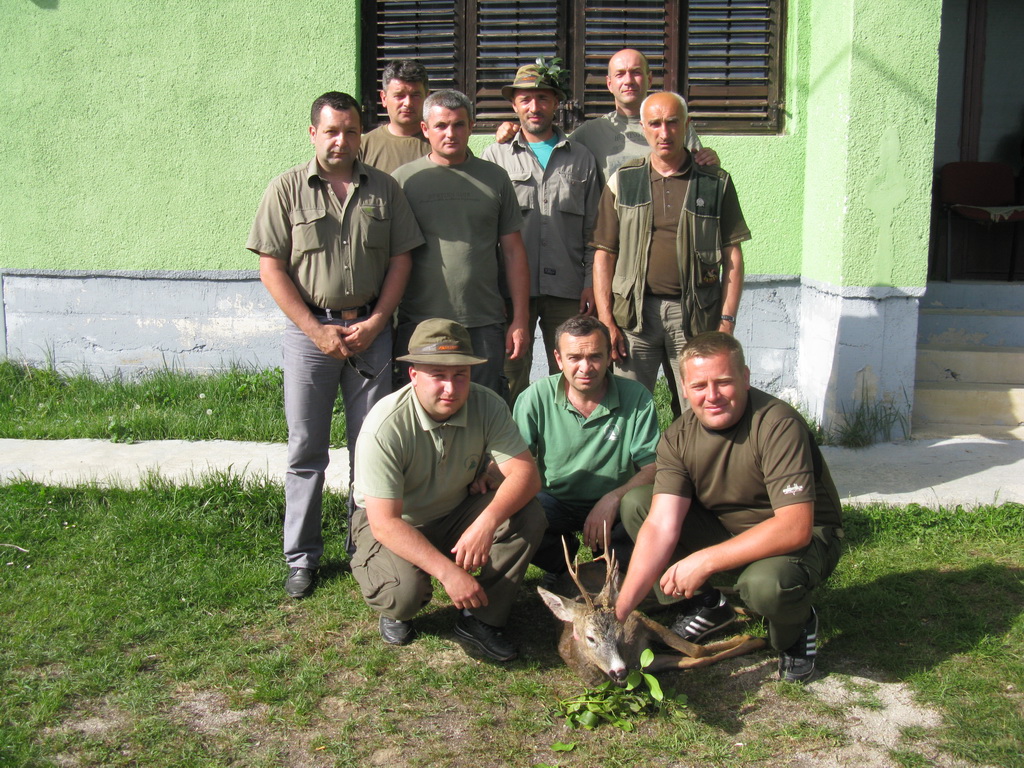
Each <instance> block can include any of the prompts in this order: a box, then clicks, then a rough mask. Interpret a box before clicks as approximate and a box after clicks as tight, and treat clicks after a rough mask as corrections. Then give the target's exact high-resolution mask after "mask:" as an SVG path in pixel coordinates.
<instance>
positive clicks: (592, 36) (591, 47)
mask: <svg viewBox="0 0 1024 768" xmlns="http://www.w3.org/2000/svg"><path fill="white" fill-rule="evenodd" d="M679 5H680V3H679V0H668V2H666V0H585V2H582V3H580V7H581V9H582V18H581V19H580V22H579V24H578V27H577V28H582V29H583V30H584V38H585V40H584V42H583V45H582V46H581V55H580V56H577V58H576V59H575V60H574V61H573V65H574V66H573V70H574V73H575V72H576V71H579V72H585V73H586V82H585V83H584V87H583V90H582V94H583V114H584V117H586V118H588V119H589V118H592V117H598V116H600V115H603V114H606V113H607V112H611V111H612V110H613V109H615V102H614V100H613V99H612V95H611V94H610V93H609V92H608V87H607V85H606V83H605V75H606V74H607V73H608V59H610V58H611V56H612V54H614V53H615V52H616V51H620V50H622V49H623V48H635V49H636V50H638V51H641V52H642V53H643V54H644V55H645V56H646V57H647V61H648V63H649V64H650V67H651V79H652V89H661V88H663V87H668V88H674V87H675V85H676V78H675V77H674V76H671V75H670V76H669V77H666V72H668V73H674V72H676V71H677V69H678V61H679V40H680V38H679V36H678V35H677V34H672V32H673V30H677V29H678V26H677V24H676V22H677V21H678V16H679Z"/></svg>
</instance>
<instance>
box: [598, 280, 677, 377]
mask: <svg viewBox="0 0 1024 768" xmlns="http://www.w3.org/2000/svg"><path fill="white" fill-rule="evenodd" d="M643 329H644V330H643V332H642V333H633V332H632V331H627V330H623V334H624V335H625V337H626V359H625V360H620V361H619V362H617V363H615V372H616V373H617V374H619V375H620V376H623V377H625V378H627V379H632V380H633V381H639V382H640V383H641V384H643V385H644V386H645V387H646V388H647V389H649V390H650V391H651V392H653V391H654V385H655V384H657V382H658V375H659V374H660V373H661V366H662V363H665V364H666V367H668V368H671V370H672V378H673V381H674V382H675V385H676V391H677V392H679V395H680V397H682V392H683V382H682V380H681V378H680V373H679V353H680V352H681V351H682V349H683V345H684V344H686V335H685V334H684V333H683V310H682V307H680V305H679V299H661V298H658V297H657V296H644V308H643Z"/></svg>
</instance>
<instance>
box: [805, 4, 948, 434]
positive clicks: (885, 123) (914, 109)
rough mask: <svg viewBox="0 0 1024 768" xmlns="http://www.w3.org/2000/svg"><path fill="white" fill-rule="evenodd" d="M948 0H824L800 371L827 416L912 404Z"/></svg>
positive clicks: (810, 122)
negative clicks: (944, 0) (871, 405)
mask: <svg viewBox="0 0 1024 768" xmlns="http://www.w3.org/2000/svg"><path fill="white" fill-rule="evenodd" d="M940 12H941V0H900V1H899V2H892V3H878V2H874V1H873V0H814V2H813V3H812V4H811V7H810V12H809V24H810V35H809V40H810V46H811V50H810V54H809V57H808V65H807V75H806V79H805V80H804V81H803V87H805V88H806V108H805V121H804V122H805V124H806V127H807V164H806V166H805V167H806V174H805V179H804V189H805V198H804V218H803V248H802V251H803V261H802V274H803V282H804V291H803V297H802V307H801V342H800V365H799V380H800V386H801V389H802V391H803V393H804V399H805V400H806V402H807V403H808V407H809V408H810V410H811V412H812V415H814V416H815V417H817V418H819V419H821V420H822V421H823V422H824V423H825V425H826V426H829V425H830V424H831V423H832V422H833V421H834V420H835V418H836V417H837V416H838V415H839V414H840V413H841V412H842V411H844V410H845V411H850V409H852V408H855V407H856V404H857V403H858V402H862V401H866V402H878V401H883V402H885V403H888V404H890V405H891V406H892V407H893V408H895V409H897V410H899V411H905V412H906V413H907V414H909V409H910V406H911V402H912V398H913V384H914V358H915V353H916V332H917V299H918V297H919V296H920V295H921V294H922V293H923V290H924V285H925V278H926V273H927V265H928V239H929V228H930V206H931V169H932V155H933V151H934V150H933V147H934V134H935V95H936V85H937V80H938V45H939V22H940V15H941V13H940Z"/></svg>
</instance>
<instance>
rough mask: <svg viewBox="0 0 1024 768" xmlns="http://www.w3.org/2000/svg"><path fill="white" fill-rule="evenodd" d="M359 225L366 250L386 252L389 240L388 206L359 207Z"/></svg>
mask: <svg viewBox="0 0 1024 768" xmlns="http://www.w3.org/2000/svg"><path fill="white" fill-rule="evenodd" d="M359 223H360V225H361V228H362V230H363V233H362V235H363V242H364V243H365V244H366V248H367V249H368V250H374V251H376V250H385V251H386V250H387V248H388V244H389V242H390V240H391V212H390V211H389V210H388V206H387V205H385V204H383V203H380V204H377V205H361V206H359Z"/></svg>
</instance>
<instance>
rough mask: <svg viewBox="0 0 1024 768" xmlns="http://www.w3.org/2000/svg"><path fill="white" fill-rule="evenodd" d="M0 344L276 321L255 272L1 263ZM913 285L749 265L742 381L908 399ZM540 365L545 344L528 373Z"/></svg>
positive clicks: (149, 357) (97, 366) (185, 349)
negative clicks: (844, 281) (830, 278)
mask: <svg viewBox="0 0 1024 768" xmlns="http://www.w3.org/2000/svg"><path fill="white" fill-rule="evenodd" d="M0 288H2V297H3V315H2V317H0V330H2V331H3V341H4V346H3V348H2V350H0V351H2V352H3V353H4V354H6V355H7V356H8V357H10V358H13V359H16V360H19V361H23V362H26V363H29V364H32V365H47V364H50V363H52V364H53V365H55V366H56V367H57V368H58V369H60V370H68V371H78V370H85V371H88V372H90V373H92V374H95V375H104V374H112V373H115V372H122V373H125V374H128V375H131V374H137V373H140V372H144V371H148V370H153V369H159V368H163V367H177V368H180V369H184V370H193V371H200V372H209V371H215V370H220V369H223V368H225V367H227V366H229V365H231V364H241V365H245V366H252V367H255V368H273V367H277V366H280V364H281V354H280V340H281V335H282V331H283V329H284V326H285V323H286V322H287V321H286V320H285V318H284V316H283V315H282V314H281V312H280V310H279V309H278V308H277V305H276V304H274V302H273V300H272V299H271V298H270V296H269V294H267V292H266V290H265V289H264V288H263V286H262V285H261V283H260V281H259V278H258V275H257V274H256V272H249V271H246V272H203V273H199V272H189V273H174V272H159V273H138V272H123V273H118V272H111V273H103V274H91V273H46V272H41V271H32V272H29V271H10V272H6V273H4V274H2V275H0ZM922 293H923V289H920V290H918V289H892V288H889V289H868V288H855V289H840V288H836V287H834V286H830V285H825V284H817V283H814V282H810V281H805V282H801V281H800V280H799V278H796V277H793V276H787V275H782V276H779V275H751V276H748V277H747V280H746V284H745V287H744V293H743V302H742V306H741V310H740V316H739V324H738V326H737V330H736V334H737V337H738V338H739V339H740V341H741V342H742V343H743V346H744V349H745V350H746V354H747V362H748V364H749V365H750V369H751V381H752V383H753V384H754V385H755V386H757V387H760V388H762V389H765V390H767V391H769V392H772V393H774V394H777V395H779V396H780V397H783V398H784V399H786V400H788V401H789V402H792V403H794V404H798V405H800V406H801V407H803V409H804V410H805V412H806V413H807V414H808V415H809V416H810V417H811V418H813V419H816V420H818V421H819V422H821V423H822V425H823V426H825V427H826V428H829V427H831V426H833V425H834V423H835V421H836V420H837V419H838V418H841V417H842V413H843V410H844V409H845V410H846V411H847V412H850V411H852V409H854V408H856V404H857V403H858V402H860V401H861V399H862V398H867V400H868V401H869V402H874V401H877V400H883V401H885V402H888V403H890V404H892V405H893V407H896V408H899V409H901V410H905V411H906V412H907V413H909V412H910V409H911V408H912V406H913V395H914V362H915V358H916V335H917V312H918V300H919V297H920V295H921V294H922ZM546 374H547V371H546V365H545V358H544V354H543V346H542V343H541V342H540V341H539V339H538V340H537V342H536V343H535V348H534V368H533V378H535V379H536V378H540V377H541V376H544V375H546Z"/></svg>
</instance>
